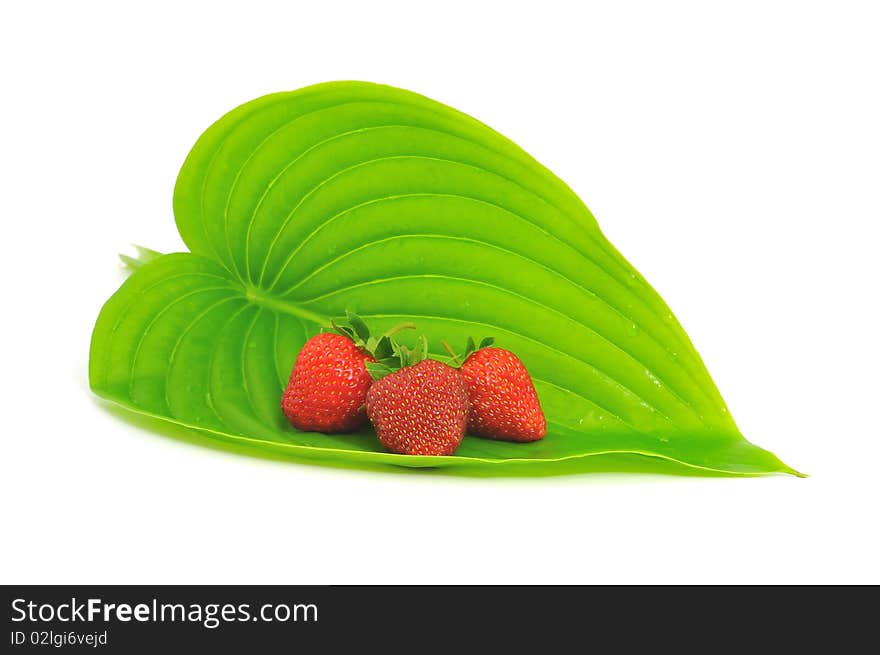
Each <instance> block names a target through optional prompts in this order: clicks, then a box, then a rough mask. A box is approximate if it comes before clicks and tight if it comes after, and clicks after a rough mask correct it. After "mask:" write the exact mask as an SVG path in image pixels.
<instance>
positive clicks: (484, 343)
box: [477, 337, 495, 350]
mask: <svg viewBox="0 0 880 655" xmlns="http://www.w3.org/2000/svg"><path fill="white" fill-rule="evenodd" d="M493 343H495V338H494V337H484V338H483V340H482V341H480V345H479V346H478V347H477V350H482V349H483V348H488V347H489V346H491V345H492V344H493Z"/></svg>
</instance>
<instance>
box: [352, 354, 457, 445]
mask: <svg viewBox="0 0 880 655" xmlns="http://www.w3.org/2000/svg"><path fill="white" fill-rule="evenodd" d="M467 409H468V405H467V391H466V390H465V387H464V380H463V379H462V376H461V374H460V373H459V372H458V371H457V370H455V369H454V368H452V367H450V366H447V365H446V364H443V363H441V362H438V361H435V360H432V359H424V360H422V361H420V362H419V363H418V364H415V365H413V366H404V367H403V368H401V369H400V370H398V371H395V372H393V373H390V374H388V375H386V376H385V377H383V378H381V379H379V380H376V381H375V382H374V383H373V386H371V387H370V390H369V391H368V392H367V414H368V415H369V417H370V420H371V421H372V422H373V427H375V428H376V434H377V435H378V437H379V441H381V442H382V445H383V446H385V448H387V449H388V450H390V451H392V452H395V453H400V454H403V455H451V454H452V453H454V452H455V449H456V448H458V444H460V443H461V440H462V437H464V430H465V426H466V424H467Z"/></svg>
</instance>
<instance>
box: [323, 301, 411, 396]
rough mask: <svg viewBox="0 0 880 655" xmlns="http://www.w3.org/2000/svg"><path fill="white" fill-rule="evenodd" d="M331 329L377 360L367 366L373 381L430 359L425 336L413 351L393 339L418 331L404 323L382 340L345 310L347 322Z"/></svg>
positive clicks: (360, 319)
mask: <svg viewBox="0 0 880 655" xmlns="http://www.w3.org/2000/svg"><path fill="white" fill-rule="evenodd" d="M330 327H331V328H332V329H333V330H335V331H336V332H338V333H339V334H341V335H343V336H345V337H348V338H349V339H351V340H352V341H354V343H355V345H356V346H357V347H358V348H360V349H361V351H362V352H364V353H366V354H368V355H370V356H371V357H372V358H373V359H375V360H376V361H375V362H366V364H365V365H366V367H367V371H368V372H369V373H370V375H371V376H372V377H373V379H374V380H378V379H380V378H383V377H385V376H386V375H388V374H389V373H393V372H394V371H396V370H398V369H401V368H403V367H404V366H412V365H413V364H417V363H418V362H420V361H422V360H423V359H427V357H428V340H427V339H426V338H425V336H424V335H421V336H420V337H419V338H418V340H417V341H416V345H415V347H414V348H407V347H406V346H404V345H402V344H400V343H398V341H397V340H396V339H395V338H394V335H396V334H397V333H398V332H400V331H402V330H414V329H415V327H416V326H415V324H414V323H401V324H399V325H395V326H394V327H392V328H391V329H389V330H386V331H385V332H384V333H382V334H380V335H379V336H373V335H371V334H370V328H369V327H368V326H367V324H366V323H365V322H364V320H363V319H362V318H361V317H360V316H358V315H357V314H355V313H354V312H352V311H348V310H346V311H345V320H344V321H336V320H331V321H330Z"/></svg>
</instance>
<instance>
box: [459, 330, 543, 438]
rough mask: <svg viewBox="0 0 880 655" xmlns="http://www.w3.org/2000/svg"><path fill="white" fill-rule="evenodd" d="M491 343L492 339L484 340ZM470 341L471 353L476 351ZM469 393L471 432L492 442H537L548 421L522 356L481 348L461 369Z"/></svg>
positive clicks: (469, 430)
mask: <svg viewBox="0 0 880 655" xmlns="http://www.w3.org/2000/svg"><path fill="white" fill-rule="evenodd" d="M483 343H484V344H487V345H488V344H491V343H492V342H491V340H484V341H483ZM472 344H473V341H472V340H471V341H469V343H468V346H469V347H468V350H473V347H472ZM459 370H460V371H461V375H462V377H463V378H464V381H465V386H466V388H467V392H468V401H469V404H470V411H469V413H468V426H467V429H468V432H469V433H470V434H475V435H478V436H481V437H488V438H489V439H503V440H505V441H537V440H538V439H541V438H543V437H544V435H545V434H546V433H547V421H546V420H545V418H544V412H543V411H541V403H540V402H539V401H538V394H537V393H536V392H535V385H534V384H532V378H531V376H529V372H528V371H527V370H526V367H525V366H524V365H523V363H522V362H521V361H520V359H519V357H517V356H516V355H514V354H513V353H512V352H510V351H509V350H504V349H503V348H485V347H484V348H480V349H479V350H477V351H476V352H473V353H471V354H470V355H469V356H468V357H467V359H466V360H465V362H464V364H462V365H461V368H460V369H459Z"/></svg>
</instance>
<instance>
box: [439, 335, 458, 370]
mask: <svg viewBox="0 0 880 655" xmlns="http://www.w3.org/2000/svg"><path fill="white" fill-rule="evenodd" d="M440 345H441V346H443V350H445V351H446V352H448V353H449V356H450V357H452V361H453V362H455V365H456V366H461V360H460V359H459V358H458V355H457V354H456V353H455V351H454V350H453V349H452V346H450V345H449V344H448V343H447V342H446V339H441V340H440Z"/></svg>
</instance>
